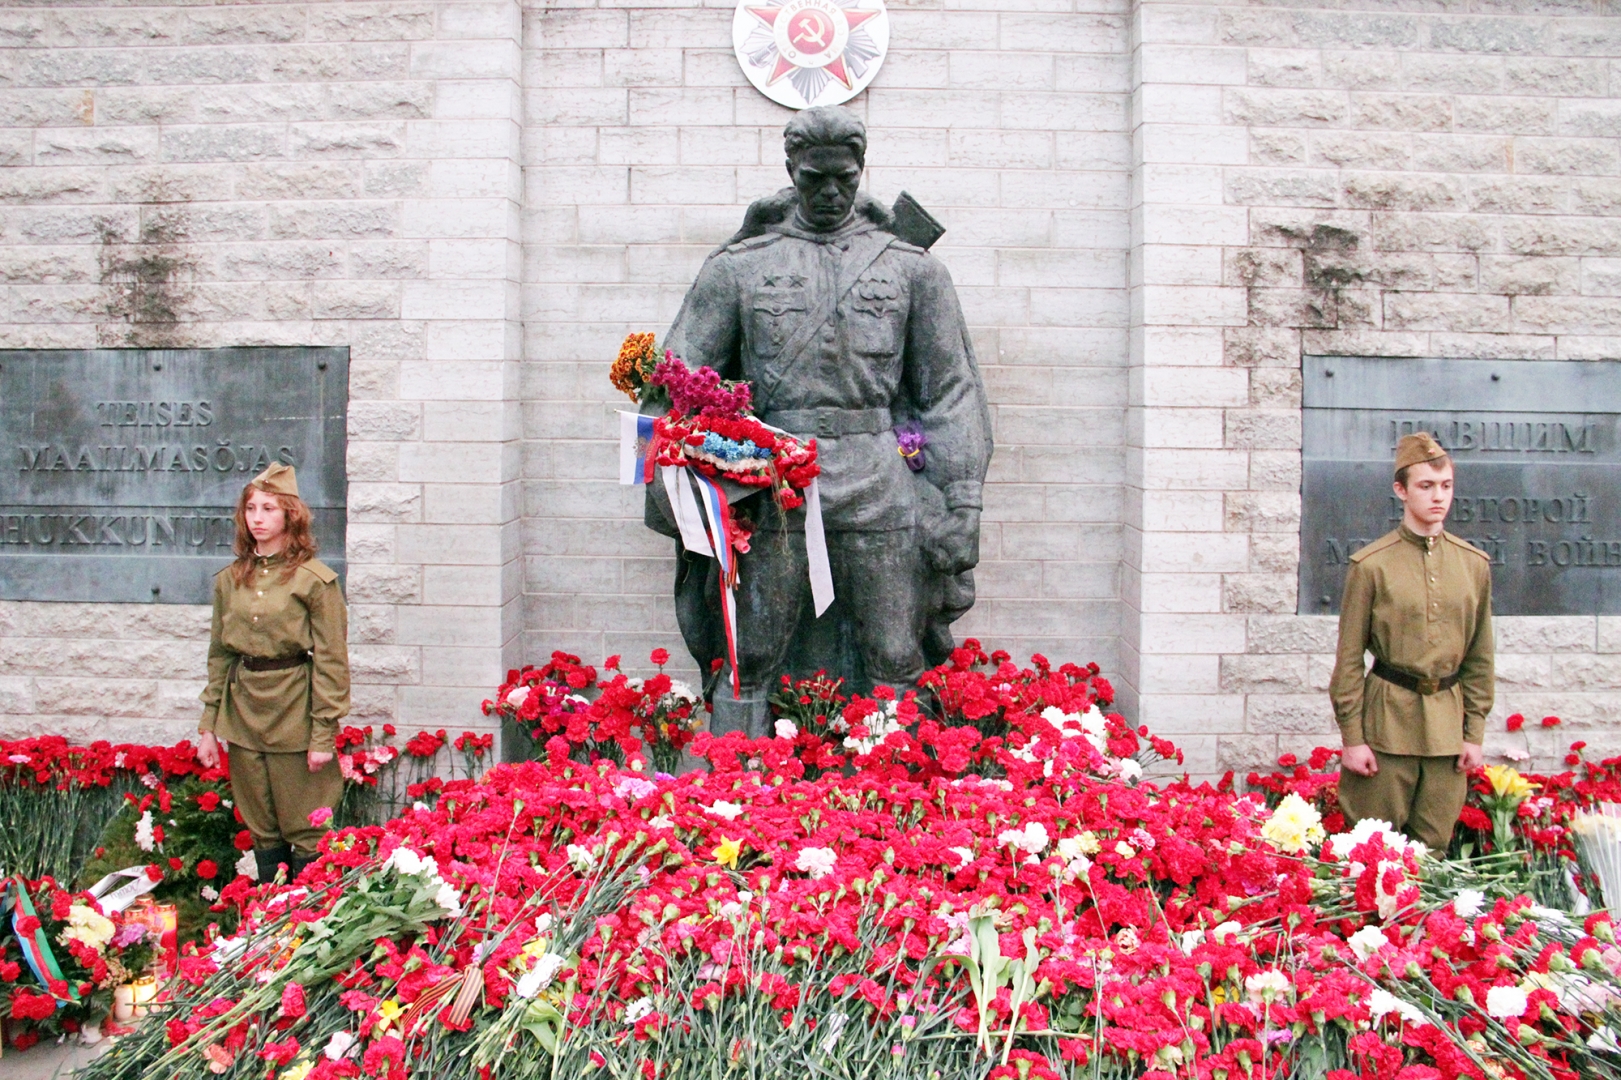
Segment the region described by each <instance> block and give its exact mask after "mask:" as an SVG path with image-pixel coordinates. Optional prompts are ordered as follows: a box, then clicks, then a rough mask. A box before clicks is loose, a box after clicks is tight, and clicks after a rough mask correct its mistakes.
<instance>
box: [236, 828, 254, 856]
mask: <svg viewBox="0 0 1621 1080" xmlns="http://www.w3.org/2000/svg"><path fill="white" fill-rule="evenodd" d="M231 845H232V846H233V847H235V848H236V850H238V851H252V850H253V834H252V833H250V832H248V830H246V829H243V830H242V831H241V832H239V833H237V834H236V839H235V840H233V841H232V842H231Z"/></svg>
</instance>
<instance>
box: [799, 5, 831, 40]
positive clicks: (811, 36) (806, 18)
mask: <svg viewBox="0 0 1621 1080" xmlns="http://www.w3.org/2000/svg"><path fill="white" fill-rule="evenodd" d="M829 29H830V27H828V26H826V25H825V24H824V23H823V21H822V20H821V19H820V18H818V17H817V16H815V15H813V14H810V13H809V12H807V13H805V14H804V15H801V16H800V17H799V18H798V19H797V20H796V21H795V23H794V35H793V38H792V40H793V43H794V44H795V45H798V46H801V47H802V48H806V49H809V48H810V47H811V46H814V47H815V48H817V49H825V48H827V45H828V42H827V32H828V30H829Z"/></svg>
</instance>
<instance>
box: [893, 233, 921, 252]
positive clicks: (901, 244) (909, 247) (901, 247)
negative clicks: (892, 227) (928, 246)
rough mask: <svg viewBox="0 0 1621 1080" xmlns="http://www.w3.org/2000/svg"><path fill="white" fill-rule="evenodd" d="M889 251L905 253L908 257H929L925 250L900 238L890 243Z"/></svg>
mask: <svg viewBox="0 0 1621 1080" xmlns="http://www.w3.org/2000/svg"><path fill="white" fill-rule="evenodd" d="M889 250H891V251H904V252H906V253H907V254H908V255H927V254H928V251H926V250H925V249H923V248H920V247H918V246H917V245H916V244H908V243H907V242H906V241H905V240H902V239H900V238H899V237H896V238H895V239H894V240H891V241H890V242H889Z"/></svg>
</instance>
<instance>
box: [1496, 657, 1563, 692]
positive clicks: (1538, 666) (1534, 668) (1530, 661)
mask: <svg viewBox="0 0 1621 1080" xmlns="http://www.w3.org/2000/svg"><path fill="white" fill-rule="evenodd" d="M1573 659H1585V658H1573ZM1494 660H1495V670H1496V675H1497V683H1498V685H1499V686H1504V687H1514V688H1517V689H1551V688H1552V687H1553V686H1554V685H1555V684H1554V678H1555V676H1554V669H1553V662H1552V660H1551V658H1550V657H1548V656H1547V655H1535V654H1533V655H1526V654H1523V653H1505V652H1501V651H1499V652H1498V653H1497V654H1496V656H1495V657H1494ZM1564 685H1565V686H1567V687H1568V686H1569V685H1570V684H1568V683H1567V684H1564Z"/></svg>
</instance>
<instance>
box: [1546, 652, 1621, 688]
mask: <svg viewBox="0 0 1621 1080" xmlns="http://www.w3.org/2000/svg"><path fill="white" fill-rule="evenodd" d="M1552 685H1553V686H1554V687H1557V688H1559V689H1560V690H1565V691H1572V692H1582V691H1607V692H1611V693H1613V692H1614V691H1616V690H1621V657H1617V656H1613V655H1603V654H1597V655H1586V654H1575V655H1560V654H1555V655H1554V657H1553V680H1552Z"/></svg>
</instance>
